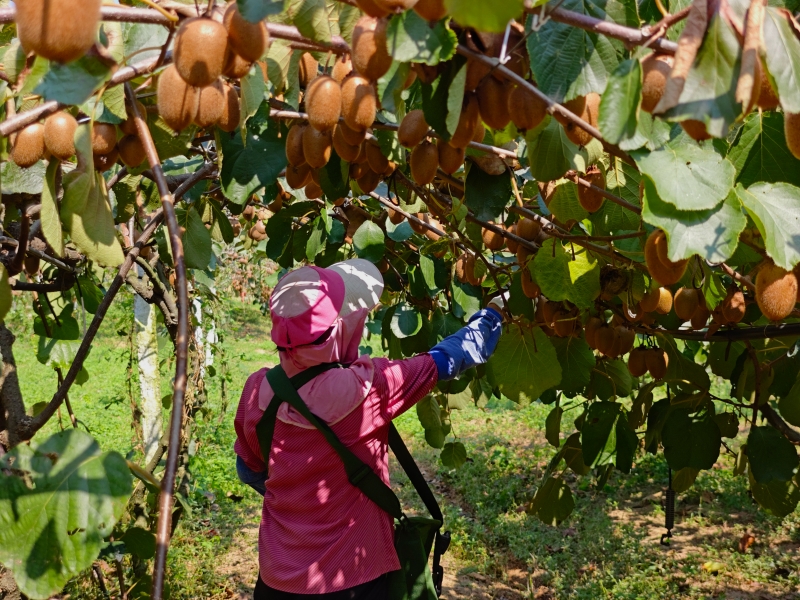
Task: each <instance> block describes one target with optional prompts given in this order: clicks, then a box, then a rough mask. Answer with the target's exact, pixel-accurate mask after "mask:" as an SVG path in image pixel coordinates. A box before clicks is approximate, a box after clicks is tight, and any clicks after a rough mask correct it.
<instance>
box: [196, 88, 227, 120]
mask: <svg viewBox="0 0 800 600" xmlns="http://www.w3.org/2000/svg"><path fill="white" fill-rule="evenodd" d="M224 109H225V96H224V94H223V90H222V81H221V80H219V79H217V80H216V81H215V82H214V83H212V84H211V85H208V86H206V87H204V88H202V89H201V90H200V94H199V98H198V100H197V114H195V116H194V123H195V125H197V126H198V127H200V128H201V129H205V128H207V127H211V126H212V125H214V124H215V123H217V121H219V120H220V117H222V111H223V110H224Z"/></svg>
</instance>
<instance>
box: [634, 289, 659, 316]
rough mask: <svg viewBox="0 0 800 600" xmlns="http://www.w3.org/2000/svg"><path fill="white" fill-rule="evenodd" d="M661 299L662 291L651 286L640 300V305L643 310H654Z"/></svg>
mask: <svg viewBox="0 0 800 600" xmlns="http://www.w3.org/2000/svg"><path fill="white" fill-rule="evenodd" d="M660 299H661V291H660V290H659V288H657V287H652V288H650V289H649V290H648V291H647V292H645V294H644V296H642V299H641V300H639V307H640V308H641V309H642V311H643V312H646V313H649V312H653V311H654V310H655V309H656V307H657V306H658V301H659V300H660Z"/></svg>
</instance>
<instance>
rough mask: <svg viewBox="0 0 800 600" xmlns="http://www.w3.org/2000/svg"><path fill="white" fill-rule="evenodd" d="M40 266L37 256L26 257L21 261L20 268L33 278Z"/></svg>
mask: <svg viewBox="0 0 800 600" xmlns="http://www.w3.org/2000/svg"><path fill="white" fill-rule="evenodd" d="M40 265H41V261H40V260H39V257H38V256H30V255H26V256H25V258H24V259H23V260H22V266H23V268H24V269H25V272H26V273H27V274H28V275H30V276H31V277H35V276H36V274H37V273H39V266H40Z"/></svg>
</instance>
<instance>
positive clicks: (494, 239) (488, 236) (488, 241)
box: [481, 227, 505, 250]
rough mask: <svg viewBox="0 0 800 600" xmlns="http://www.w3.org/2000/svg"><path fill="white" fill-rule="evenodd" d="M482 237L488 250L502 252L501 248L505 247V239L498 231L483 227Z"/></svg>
mask: <svg viewBox="0 0 800 600" xmlns="http://www.w3.org/2000/svg"><path fill="white" fill-rule="evenodd" d="M481 237H482V238H483V245H484V246H486V248H487V249H488V250H500V248H502V247H503V240H504V239H505V238H503V236H502V235H500V234H499V233H497V232H496V231H492V230H491V229H487V228H486V227H483V228H481Z"/></svg>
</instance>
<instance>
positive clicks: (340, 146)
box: [287, 125, 361, 162]
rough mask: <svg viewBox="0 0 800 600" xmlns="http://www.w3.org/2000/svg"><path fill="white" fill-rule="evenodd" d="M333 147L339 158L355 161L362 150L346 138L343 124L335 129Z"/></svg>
mask: <svg viewBox="0 0 800 600" xmlns="http://www.w3.org/2000/svg"><path fill="white" fill-rule="evenodd" d="M287 141H288V140H287ZM333 149H334V150H335V151H336V154H338V155H339V158H341V159H342V160H343V161H345V162H353V161H354V160H355V159H356V158H358V155H359V154H360V152H361V147H360V146H353V145H351V144H348V143H347V140H346V139H344V135H343V134H342V127H341V125H337V126H336V127H334V129H333ZM303 160H305V158H303Z"/></svg>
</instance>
